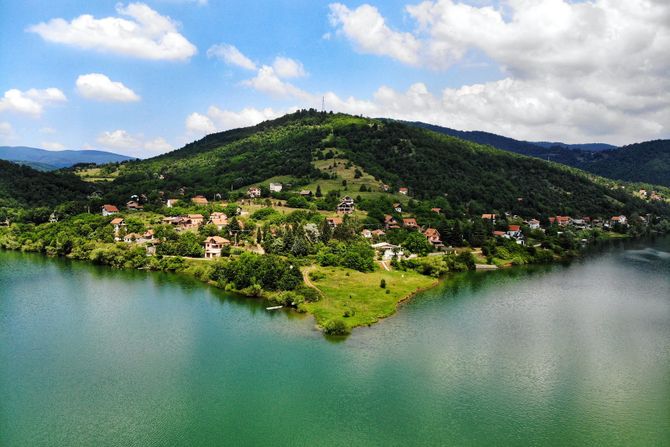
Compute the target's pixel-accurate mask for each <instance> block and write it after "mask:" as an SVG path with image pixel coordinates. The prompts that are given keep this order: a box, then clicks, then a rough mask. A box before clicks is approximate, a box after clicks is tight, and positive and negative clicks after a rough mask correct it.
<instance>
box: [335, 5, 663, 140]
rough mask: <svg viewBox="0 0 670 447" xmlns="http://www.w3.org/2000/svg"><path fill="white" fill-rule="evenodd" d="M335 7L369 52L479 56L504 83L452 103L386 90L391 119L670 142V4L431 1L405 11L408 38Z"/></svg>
mask: <svg viewBox="0 0 670 447" xmlns="http://www.w3.org/2000/svg"><path fill="white" fill-rule="evenodd" d="M481 3H482V2H478V4H481ZM330 8H331V15H330V19H331V23H332V25H333V26H334V27H335V29H336V31H337V33H338V35H341V36H344V37H345V38H346V39H348V40H350V41H351V42H352V44H353V45H354V47H355V48H356V49H357V50H358V51H361V52H365V53H370V54H381V55H386V56H388V57H391V58H393V59H395V60H398V61H399V62H402V63H404V64H408V65H412V66H419V67H427V68H431V69H438V70H443V69H448V68H449V67H451V66H452V65H454V64H456V63H463V61H464V60H466V59H467V57H468V55H469V54H476V53H480V54H485V55H486V56H487V57H488V58H490V59H491V60H492V61H493V62H494V63H497V64H498V65H499V66H500V67H501V68H502V70H503V72H504V73H505V74H504V76H503V79H500V80H497V81H492V82H486V83H482V84H477V85H465V86H462V87H461V88H456V89H446V90H444V91H443V92H442V94H441V95H432V94H430V93H428V92H427V91H426V92H424V93H423V94H421V93H420V92H417V91H413V89H415V87H416V86H414V87H413V88H411V89H410V90H409V91H408V92H404V93H399V92H393V93H391V91H389V90H388V89H385V88H382V89H380V90H379V91H378V92H377V93H376V94H375V103H376V104H381V103H384V104H385V105H386V106H388V107H389V109H388V113H382V115H389V114H396V115H402V116H404V117H406V116H410V115H411V116H416V118H417V119H421V120H423V121H433V122H436V123H440V124H444V125H448V126H451V127H460V128H464V129H484V130H489V131H493V132H501V133H504V132H507V133H508V134H511V135H512V136H515V137H520V138H521V137H524V138H526V137H527V138H542V139H545V138H552V139H553V138H557V139H562V140H573V141H574V140H577V139H580V138H581V139H588V140H592V139H602V140H607V141H610V142H615V143H626V142H630V141H632V140H636V139H649V138H658V137H667V136H668V135H669V133H670V127H669V125H668V123H670V119H669V118H670V76H668V73H670V58H668V57H667V48H670V4H668V3H667V2H660V1H650V0H630V1H627V2H612V1H611V0H593V1H589V2H568V1H566V0H533V1H529V0H506V1H503V2H501V4H500V6H499V7H493V6H473V5H472V4H468V3H464V2H459V1H455V0H434V1H424V2H422V3H419V4H416V5H410V6H407V7H406V9H405V10H406V12H407V14H408V16H409V17H410V18H411V19H412V20H413V21H414V22H415V28H414V29H413V30H412V32H411V33H409V36H408V33H402V32H400V31H396V30H393V29H391V28H389V27H388V26H387V25H386V22H385V20H384V18H383V17H382V16H381V15H380V14H379V12H378V11H377V10H376V8H374V7H372V6H370V5H363V6H360V7H359V8H357V9H355V10H350V9H348V8H347V7H345V6H342V5H340V4H332V5H331V6H330ZM366 29H367V31H366ZM380 36H385V37H384V38H380ZM410 36H411V37H410ZM419 90H420V89H419ZM416 101H428V105H430V107H429V108H428V109H424V110H425V113H424V114H415V113H413V110H417V111H418V110H420V108H413V105H414V104H415V102H416ZM398 103H402V104H404V106H403V107H407V109H405V110H400V109H398V108H396V107H395V105H396V104H398ZM382 111H383V110H382ZM447 117H449V120H448V121H446V122H445V120H446V118H447Z"/></svg>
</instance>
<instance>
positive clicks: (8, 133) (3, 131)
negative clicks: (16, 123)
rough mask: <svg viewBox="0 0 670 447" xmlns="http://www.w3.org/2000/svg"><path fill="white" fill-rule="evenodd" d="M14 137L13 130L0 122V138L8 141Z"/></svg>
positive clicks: (5, 123)
mask: <svg viewBox="0 0 670 447" xmlns="http://www.w3.org/2000/svg"><path fill="white" fill-rule="evenodd" d="M13 135H14V128H13V127H12V125H11V124H9V123H8V122H6V121H0V138H2V139H3V140H4V139H9V138H10V137H12V136H13Z"/></svg>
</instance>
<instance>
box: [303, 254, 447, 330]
mask: <svg viewBox="0 0 670 447" xmlns="http://www.w3.org/2000/svg"><path fill="white" fill-rule="evenodd" d="M309 271H310V272H311V278H312V279H311V282H312V284H313V285H314V286H315V287H316V288H317V289H319V291H320V292H321V294H322V296H323V298H322V299H321V300H319V301H317V302H315V303H305V304H304V308H305V309H306V310H307V311H308V312H309V313H311V314H312V315H314V317H315V318H316V322H317V323H318V324H319V325H320V326H323V325H324V324H325V323H326V322H328V321H330V320H335V319H341V320H343V321H344V323H345V325H346V327H347V328H348V329H351V328H354V327H356V326H364V325H370V324H372V323H375V322H376V321H378V320H379V319H380V318H385V317H388V316H390V315H392V314H394V313H395V311H396V309H397V307H398V303H400V302H401V301H403V300H404V299H406V298H407V297H409V296H411V295H412V294H413V293H416V292H417V291H419V290H421V289H425V288H428V287H431V286H434V285H435V284H437V280H436V279H435V278H430V277H427V276H423V275H419V274H418V273H414V272H402V271H390V272H388V271H385V270H376V271H374V272H372V273H361V272H358V271H355V270H349V269H343V268H337V267H312V268H310V269H309ZM382 279H383V280H384V281H385V282H386V287H385V288H381V287H380V283H381V281H382ZM345 284H346V286H345ZM387 291H388V293H387ZM345 315H348V316H345Z"/></svg>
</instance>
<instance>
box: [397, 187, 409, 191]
mask: <svg viewBox="0 0 670 447" xmlns="http://www.w3.org/2000/svg"><path fill="white" fill-rule="evenodd" d="M398 191H407V188H405V187H403V188H398Z"/></svg>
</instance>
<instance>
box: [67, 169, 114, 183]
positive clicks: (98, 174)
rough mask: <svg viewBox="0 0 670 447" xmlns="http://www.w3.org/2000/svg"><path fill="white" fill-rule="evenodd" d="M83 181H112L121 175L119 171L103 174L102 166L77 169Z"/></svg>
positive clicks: (77, 173)
mask: <svg viewBox="0 0 670 447" xmlns="http://www.w3.org/2000/svg"><path fill="white" fill-rule="evenodd" d="M75 174H76V175H78V176H79V177H80V178H81V179H82V180H83V181H85V182H90V183H98V182H111V181H112V180H114V179H115V178H116V177H118V176H119V171H118V170H116V171H113V172H112V173H110V174H103V173H102V168H90V169H79V170H77V171H75Z"/></svg>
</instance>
